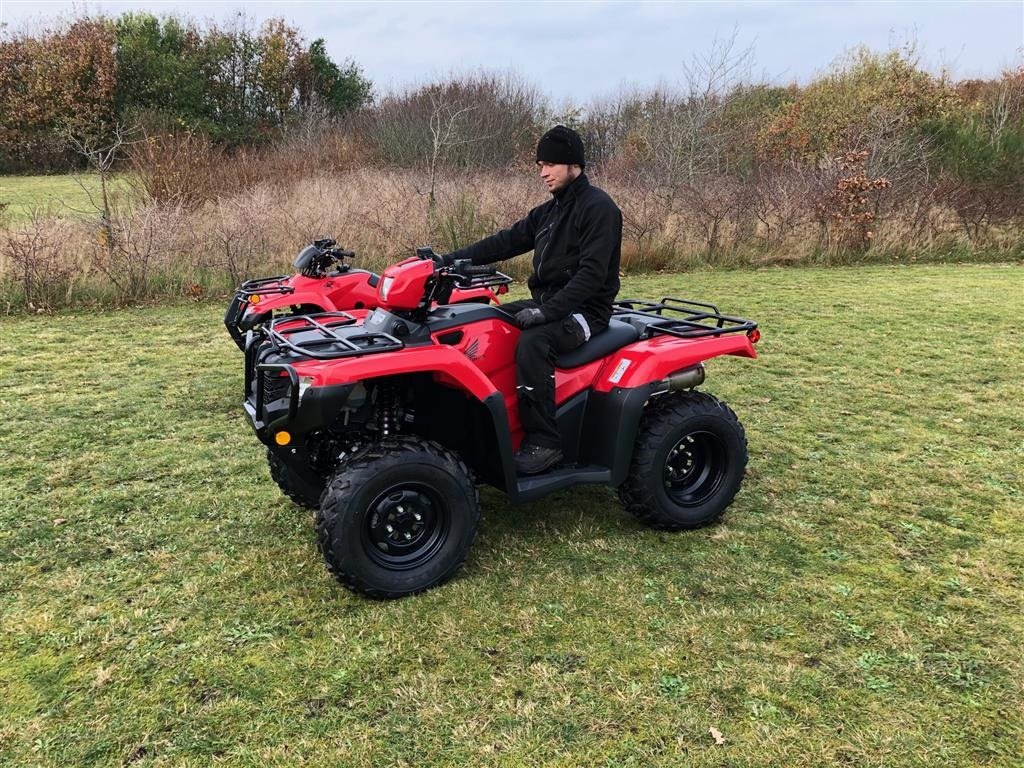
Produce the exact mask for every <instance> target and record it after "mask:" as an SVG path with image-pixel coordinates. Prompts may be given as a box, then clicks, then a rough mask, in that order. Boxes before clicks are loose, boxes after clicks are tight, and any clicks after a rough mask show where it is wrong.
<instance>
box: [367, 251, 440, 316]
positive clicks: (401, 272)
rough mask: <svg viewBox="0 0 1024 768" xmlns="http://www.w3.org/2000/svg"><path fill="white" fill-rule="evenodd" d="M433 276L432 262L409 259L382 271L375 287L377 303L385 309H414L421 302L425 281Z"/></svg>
mask: <svg viewBox="0 0 1024 768" xmlns="http://www.w3.org/2000/svg"><path fill="white" fill-rule="evenodd" d="M433 276H434V262H433V261H431V260H429V259H418V258H415V257H413V258H411V259H406V260H405V261H400V262H398V263H397V264H392V265H391V266H390V267H388V268H387V269H385V270H384V274H382V275H381V276H380V283H379V284H378V285H377V301H378V304H379V306H381V307H384V308H385V309H397V310H402V309H416V307H418V306H419V305H420V304H421V303H422V302H423V294H424V290H425V288H426V284H427V280H429V279H430V278H431V277H433Z"/></svg>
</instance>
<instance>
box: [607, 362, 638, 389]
mask: <svg viewBox="0 0 1024 768" xmlns="http://www.w3.org/2000/svg"><path fill="white" fill-rule="evenodd" d="M632 362H633V361H632V360H623V361H622V362H621V363H619V364H618V365H617V366H615V372H614V373H613V374H612V375H611V376H609V377H608V381H610V382H611V383H612V384H618V383H619V381H620V380H621V379H622V377H623V375H624V374H625V373H626V369H627V368H629V366H630V363H632Z"/></svg>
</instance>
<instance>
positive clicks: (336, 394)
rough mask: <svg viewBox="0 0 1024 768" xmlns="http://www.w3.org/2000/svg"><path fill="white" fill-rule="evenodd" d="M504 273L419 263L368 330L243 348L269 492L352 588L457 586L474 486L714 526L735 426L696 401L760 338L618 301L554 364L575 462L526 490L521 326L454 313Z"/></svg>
mask: <svg viewBox="0 0 1024 768" xmlns="http://www.w3.org/2000/svg"><path fill="white" fill-rule="evenodd" d="M493 274H494V269H493V268H492V267H478V266H473V265H471V264H468V263H466V262H459V263H456V264H455V265H453V266H451V267H442V266H438V265H437V264H436V263H435V262H434V261H431V260H428V259H415V258H414V259H409V260H407V261H404V262H401V263H399V264H397V265H395V266H393V267H390V268H389V269H388V270H386V271H385V272H384V274H383V276H382V279H381V281H380V283H379V285H378V302H377V303H378V308H377V309H375V310H374V311H373V312H371V313H369V314H368V315H367V316H366V318H365V320H364V321H363V322H361V323H360V322H358V321H357V320H356V318H354V317H353V316H351V315H349V314H346V313H342V312H336V313H325V314H319V315H310V316H305V317H298V318H284V319H274V320H271V321H269V322H268V323H267V325H266V326H265V327H264V328H263V329H262V331H261V333H260V334H259V335H250V336H249V341H248V344H247V347H246V351H245V393H246V399H245V403H244V405H245V409H246V411H247V413H248V415H249V418H250V420H251V421H252V424H253V427H254V428H255V430H256V434H257V436H258V437H259V439H260V440H261V441H262V442H263V443H265V444H266V445H267V446H268V458H269V460H270V466H271V472H272V474H273V475H274V479H275V480H276V481H277V482H278V484H279V485H280V486H281V488H282V489H283V490H284V491H285V492H286V493H287V494H288V495H289V496H291V497H292V498H293V499H295V500H296V501H298V502H300V503H304V504H306V505H307V506H312V507H316V508H317V537H318V544H319V547H320V550H321V552H322V553H323V556H324V558H325V560H326V562H327V567H328V569H329V570H330V572H331V573H332V574H334V576H335V577H336V578H337V579H338V580H339V581H340V582H341V583H342V584H344V585H345V586H346V587H349V588H350V589H352V590H355V591H357V592H360V593H363V594H366V595H369V596H371V597H375V598H394V597H400V596H403V595H407V594H410V593H414V592H418V591H420V590H423V589H427V588H429V587H432V586H435V585H437V584H440V583H441V582H443V581H445V580H447V579H448V578H450V577H451V576H452V575H453V574H454V573H455V572H456V571H457V570H458V569H459V567H460V566H461V565H462V563H463V561H464V560H465V558H466V556H467V554H468V552H469V547H470V545H471V543H472V541H473V539H474V536H475V533H476V528H477V522H478V519H479V516H480V503H479V497H478V494H477V488H476V483H477V482H485V483H488V484H490V485H492V486H494V487H496V488H499V489H501V490H502V491H504V492H505V493H506V494H507V495H508V496H509V497H510V498H511V499H512V500H513V501H517V502H521V501H530V500H534V499H539V498H541V497H542V496H545V495H547V494H549V493H552V492H554V491H558V490H561V489H564V488H568V487H570V486H573V485H578V484H582V483H603V484H607V485H612V486H615V487H616V488H618V490H619V496H620V498H621V500H622V502H623V504H624V506H625V507H626V509H627V510H629V511H630V512H631V513H633V514H634V515H636V516H637V517H638V518H639V519H640V520H641V521H643V522H644V523H646V524H647V525H650V526H652V527H655V528H661V529H666V530H679V529H684V528H694V527H697V526H701V525H705V524H707V523H710V522H712V521H714V520H716V519H717V518H718V517H719V516H720V515H721V514H722V513H723V511H724V510H725V508H726V507H727V506H728V505H729V504H730V503H731V502H732V500H733V497H734V496H735V495H736V493H737V491H738V490H739V488H740V483H741V481H742V479H743V475H744V472H745V468H746V464H747V441H746V437H745V434H744V430H743V427H742V425H741V424H740V422H739V420H738V419H737V418H736V415H735V414H734V413H733V412H732V410H730V409H729V408H728V407H727V406H726V405H725V404H724V403H722V402H721V401H719V400H717V399H716V398H714V397H712V396H711V395H709V394H706V393H704V392H699V391H697V390H696V389H695V388H696V387H697V386H698V385H700V384H701V383H702V382H703V381H704V375H705V371H704V362H705V361H706V360H708V359H710V358H713V357H717V356H719V355H739V356H741V357H751V358H752V357H756V353H755V351H754V346H753V345H754V343H755V342H757V341H758V339H759V338H760V333H759V331H758V329H757V324H756V323H754V322H752V321H749V320H743V319H741V318H735V317H729V316H726V315H723V314H722V313H721V312H719V311H718V309H717V308H716V307H714V306H712V305H710V304H701V303H697V302H690V301H683V300H677V299H663V300H661V301H658V302H650V301H640V300H629V301H620V302H618V303H617V304H616V305H615V312H614V314H613V317H612V320H611V323H610V324H609V326H608V328H607V330H605V331H602V332H601V333H598V334H595V335H594V336H593V337H592V338H591V339H590V340H589V341H587V342H586V343H585V344H583V346H581V347H579V348H578V349H576V350H573V351H572V352H570V353H567V354H564V355H562V356H560V357H559V358H558V360H557V363H556V374H555V392H556V403H557V418H558V425H559V428H560V431H561V434H562V451H563V453H564V456H565V458H564V463H563V464H562V465H561V466H559V467H556V468H555V469H554V470H552V471H550V472H548V473H546V474H543V475H534V476H528V477H518V476H517V475H516V472H515V466H514V462H513V454H514V452H515V450H516V448H517V446H518V445H519V443H520V441H521V440H522V432H521V429H520V424H519V415H518V402H517V399H516V391H515V390H516V388H515V348H516V343H517V340H518V338H519V334H520V330H519V328H518V327H517V326H516V324H515V321H514V319H513V318H512V317H511V316H510V315H508V314H506V313H505V312H503V311H502V309H501V308H500V307H493V306H486V305H482V304H459V305H448V304H446V302H447V301H448V299H449V297H450V295H451V292H452V291H453V290H454V289H455V288H456V287H458V286H463V287H467V288H469V287H473V285H474V281H480V280H483V281H486V280H487V279H489V278H490V277H491V276H493Z"/></svg>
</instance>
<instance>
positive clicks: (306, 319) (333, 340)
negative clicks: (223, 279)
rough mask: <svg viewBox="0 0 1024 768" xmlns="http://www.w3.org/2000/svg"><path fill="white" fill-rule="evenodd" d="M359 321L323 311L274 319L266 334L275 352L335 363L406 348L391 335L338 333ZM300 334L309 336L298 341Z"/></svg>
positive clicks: (344, 314) (343, 313)
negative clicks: (342, 359)
mask: <svg viewBox="0 0 1024 768" xmlns="http://www.w3.org/2000/svg"><path fill="white" fill-rule="evenodd" d="M356 322H358V321H357V320H356V318H355V317H353V316H352V315H350V314H349V313H348V312H319V313H317V314H313V315H300V316H298V317H294V316H287V315H286V316H282V317H275V318H272V319H271V320H270V321H269V322H268V323H267V324H266V325H265V326H264V327H263V329H262V333H263V334H264V336H266V338H267V339H268V340H269V341H270V344H271V347H272V348H273V349H274V350H275V351H278V352H280V351H282V350H288V351H290V352H294V353H295V354H297V355H302V356H304V357H311V358H313V359H315V360H335V359H337V358H340V357H354V356H356V355H370V354H375V353H378V352H394V351H397V350H399V349H404V348H405V343H404V342H403V341H401V340H399V339H396V338H395V337H394V336H392V335H391V334H389V333H356V334H345V335H341V334H339V333H337V331H336V329H338V328H347V327H348V326H351V325H353V324H355V323H356ZM300 333H304V334H308V335H309V337H308V338H302V339H295V338H294V337H295V335H296V334H300Z"/></svg>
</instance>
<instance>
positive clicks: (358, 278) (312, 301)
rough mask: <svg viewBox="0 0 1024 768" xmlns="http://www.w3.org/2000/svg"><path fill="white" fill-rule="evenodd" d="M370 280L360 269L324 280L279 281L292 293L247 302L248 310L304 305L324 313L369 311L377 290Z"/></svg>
mask: <svg viewBox="0 0 1024 768" xmlns="http://www.w3.org/2000/svg"><path fill="white" fill-rule="evenodd" d="M370 277H372V274H371V273H370V272H364V271H361V270H359V271H353V272H344V273H342V274H340V275H331V276H329V277H326V278H313V277H306V276H305V275H292V276H291V277H289V278H288V279H287V280H282V281H281V286H282V287H289V288H292V289H293V292H292V293H283V292H282V293H278V294H263V295H262V296H260V301H259V302H258V303H257V304H253V303H252V302H251V301H250V303H249V310H248V311H250V312H252V311H255V312H267V311H269V310H273V309H284V308H286V307H297V306H299V305H303V304H306V305H312V306H315V307H320V308H321V309H322V310H323V311H324V312H333V311H335V310H339V309H340V310H347V309H359V308H361V307H369V308H371V309H372V308H373V307H376V306H377V289H376V288H374V287H373V286H371V285H370Z"/></svg>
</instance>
